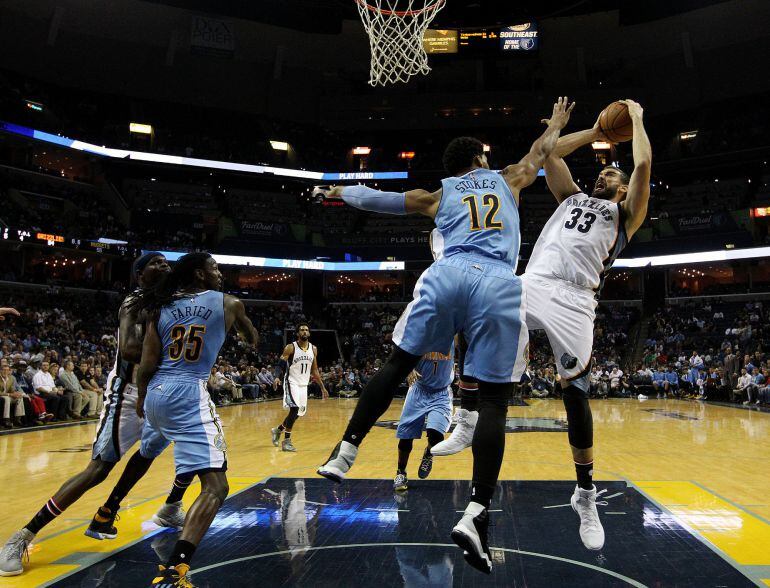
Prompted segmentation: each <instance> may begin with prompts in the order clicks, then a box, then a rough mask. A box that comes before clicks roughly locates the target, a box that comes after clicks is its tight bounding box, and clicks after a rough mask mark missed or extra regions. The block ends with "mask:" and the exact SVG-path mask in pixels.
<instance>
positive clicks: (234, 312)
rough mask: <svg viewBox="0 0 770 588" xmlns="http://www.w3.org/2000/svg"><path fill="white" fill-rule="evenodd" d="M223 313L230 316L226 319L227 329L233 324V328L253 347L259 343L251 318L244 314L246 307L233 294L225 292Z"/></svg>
mask: <svg viewBox="0 0 770 588" xmlns="http://www.w3.org/2000/svg"><path fill="white" fill-rule="evenodd" d="M225 314H226V315H228V317H232V318H230V319H228V320H227V325H228V329H229V327H230V326H232V325H235V330H236V331H237V332H238V334H239V335H240V336H241V337H243V339H244V340H245V341H246V342H247V343H248V344H249V345H252V346H254V347H256V345H257V344H258V343H259V334H258V333H257V330H256V329H255V328H254V325H253V324H252V322H251V319H250V318H249V317H248V316H247V315H246V307H245V306H244V305H243V302H241V300H240V299H239V298H236V297H235V296H231V295H230V294H225Z"/></svg>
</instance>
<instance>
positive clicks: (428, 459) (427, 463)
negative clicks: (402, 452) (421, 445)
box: [417, 448, 433, 480]
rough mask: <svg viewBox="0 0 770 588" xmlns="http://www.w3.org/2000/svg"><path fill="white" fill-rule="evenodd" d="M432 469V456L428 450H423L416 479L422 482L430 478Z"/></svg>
mask: <svg viewBox="0 0 770 588" xmlns="http://www.w3.org/2000/svg"><path fill="white" fill-rule="evenodd" d="M432 469H433V455H432V454H431V452H430V448H428V449H426V450H425V453H423V454H422V461H421V462H420V468H419V469H418V470H417V477H418V478H420V479H421V480H424V479H425V478H427V477H428V476H430V471H431V470H432Z"/></svg>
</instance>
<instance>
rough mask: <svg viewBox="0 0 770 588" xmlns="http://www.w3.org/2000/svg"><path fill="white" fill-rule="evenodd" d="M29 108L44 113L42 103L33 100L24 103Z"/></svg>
mask: <svg viewBox="0 0 770 588" xmlns="http://www.w3.org/2000/svg"><path fill="white" fill-rule="evenodd" d="M24 103H25V105H26V107H27V108H29V109H30V110H34V111H35V112H43V105H42V104H40V102H33V101H32V100H25V101H24Z"/></svg>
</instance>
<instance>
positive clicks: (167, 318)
mask: <svg viewBox="0 0 770 588" xmlns="http://www.w3.org/2000/svg"><path fill="white" fill-rule="evenodd" d="M225 334H226V329H225V306H224V294H222V292H215V291H213V290H206V291H205V292H198V293H197V294H185V295H184V296H180V297H179V298H177V299H176V300H175V301H174V302H172V303H171V304H169V305H167V306H164V307H163V308H162V309H161V311H160V317H159V318H158V335H160V340H161V341H162V343H163V354H162V356H161V357H162V361H161V363H160V366H159V367H158V371H157V372H156V374H155V377H158V378H164V379H167V380H168V379H186V380H190V379H193V380H206V379H208V377H209V374H210V372H211V367H212V366H213V365H214V364H215V363H216V361H217V356H218V355H219V349H220V348H221V347H222V344H223V343H224V341H225Z"/></svg>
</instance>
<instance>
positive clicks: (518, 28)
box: [508, 22, 532, 31]
mask: <svg viewBox="0 0 770 588" xmlns="http://www.w3.org/2000/svg"><path fill="white" fill-rule="evenodd" d="M531 24H532V23H531V22H525V23H524V24H520V25H513V26H510V27H508V28H509V29H510V30H512V31H526V30H527V29H529V26H530V25H531Z"/></svg>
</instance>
